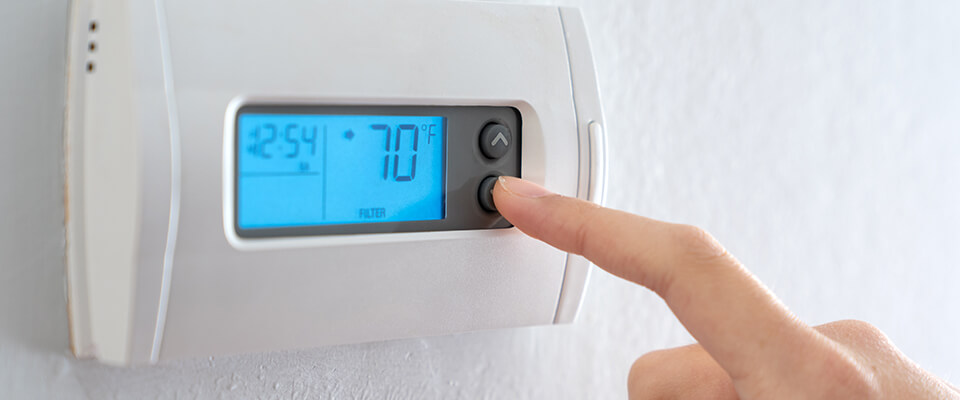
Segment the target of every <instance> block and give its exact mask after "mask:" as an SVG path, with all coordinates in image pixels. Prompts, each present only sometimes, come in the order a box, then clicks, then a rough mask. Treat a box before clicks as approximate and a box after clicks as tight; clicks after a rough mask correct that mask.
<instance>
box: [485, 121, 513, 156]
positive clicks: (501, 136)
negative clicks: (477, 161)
mask: <svg viewBox="0 0 960 400" xmlns="http://www.w3.org/2000/svg"><path fill="white" fill-rule="evenodd" d="M512 141H513V135H512V134H511V133H510V129H509V128H507V127H506V126H503V125H501V124H489V125H487V126H485V127H483V131H481V132H480V151H481V152H482V153H483V155H484V156H486V157H487V158H490V159H494V160H496V159H498V158H500V157H503V156H504V155H505V154H507V152H508V151H510V143H511V142H512Z"/></svg>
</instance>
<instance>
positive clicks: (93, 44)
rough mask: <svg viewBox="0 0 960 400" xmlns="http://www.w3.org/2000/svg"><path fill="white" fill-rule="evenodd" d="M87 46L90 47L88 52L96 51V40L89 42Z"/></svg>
mask: <svg viewBox="0 0 960 400" xmlns="http://www.w3.org/2000/svg"><path fill="white" fill-rule="evenodd" d="M87 48H88V49H90V52H94V51H97V42H90V44H89V45H88V46H87Z"/></svg>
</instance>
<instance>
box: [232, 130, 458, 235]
mask: <svg viewBox="0 0 960 400" xmlns="http://www.w3.org/2000/svg"><path fill="white" fill-rule="evenodd" d="M445 122H446V121H445V118H443V117H434V116H408V115H403V116H397V115H317V114H257V113H249V114H240V116H239V117H238V120H237V154H236V162H237V166H236V173H237V177H236V191H237V193H236V196H237V197H236V200H237V226H238V227H239V228H240V229H263V228H286V227H299V226H311V225H334V224H360V223H379V222H401V221H426V220H438V219H443V218H444V211H445V210H444V203H445V188H444V182H445V171H444V158H445V151H446V147H445V143H444V135H445V132H444V130H445V126H446V124H445Z"/></svg>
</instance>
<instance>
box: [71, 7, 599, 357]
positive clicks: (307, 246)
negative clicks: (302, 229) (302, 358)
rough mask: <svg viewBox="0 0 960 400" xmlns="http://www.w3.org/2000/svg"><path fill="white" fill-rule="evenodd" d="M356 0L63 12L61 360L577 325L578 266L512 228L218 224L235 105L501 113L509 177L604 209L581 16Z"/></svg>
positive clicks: (582, 282) (581, 264)
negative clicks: (516, 147)
mask: <svg viewBox="0 0 960 400" xmlns="http://www.w3.org/2000/svg"><path fill="white" fill-rule="evenodd" d="M357 3H358V2H353V3H348V2H343V3H335V4H330V3H327V2H309V1H288V0H281V1H271V2H261V1H253V0H240V1H230V2H227V1H223V2H217V1H214V2H193V1H188V0H166V1H162V0H157V1H126V2H116V1H102V2H101V1H95V0H79V1H75V2H74V3H73V4H72V8H71V22H70V26H71V28H70V39H69V49H68V52H69V64H68V71H67V84H68V91H67V100H66V102H67V111H66V116H67V122H66V126H65V135H66V137H65V140H66V146H65V147H66V154H65V168H66V199H65V205H66V208H67V220H66V228H67V277H68V299H69V302H68V305H69V316H70V322H71V324H70V326H71V345H72V348H73V351H74V353H75V354H76V355H77V356H78V357H93V358H97V359H100V360H102V361H103V362H107V363H111V364H123V365H129V364H143V363H152V362H157V361H159V360H165V359H174V358H182V357H190V356H212V355H222V354H234V353H246V352H260V351H270V350H283V349H297V348H308V347H317V346H324V345H332V344H342V343H356V342H365V341H376V340H387V339H394V338H404V337H419V336H430V335H439V334H448V333H453V332H463V331H470V330H477V329H491V328H504V327H516V326H525V325H539V324H551V323H564V322H570V321H572V320H573V319H574V318H575V317H576V314H577V310H578V308H579V305H580V302H581V299H582V297H583V293H584V289H585V287H586V283H587V280H588V276H589V271H590V268H591V267H590V265H589V263H588V262H587V261H586V260H585V259H583V258H581V257H578V256H574V255H568V254H566V253H564V252H561V251H559V250H556V249H553V248H551V247H549V246H547V245H545V244H543V243H541V242H539V241H536V240H534V239H531V238H528V237H526V236H524V235H523V234H522V233H520V232H519V231H518V230H516V229H515V228H511V229H495V230H479V231H450V232H418V233H401V234H371V235H344V236H327V237H323V238H297V239H268V240H261V239H257V240H239V239H238V238H236V237H231V236H230V232H231V231H232V229H230V228H229V227H226V229H225V225H224V224H225V219H224V215H225V213H228V212H230V211H231V210H229V209H228V207H226V206H225V205H226V204H228V203H230V202H229V201H228V200H229V199H226V198H225V194H224V193H225V191H226V190H228V189H229V188H228V187H225V185H226V183H225V182H227V180H225V179H224V178H225V176H226V175H225V174H224V167H225V158H224V146H225V145H226V143H225V141H224V137H225V136H224V135H225V133H227V132H230V129H231V127H230V123H231V122H230V121H229V118H230V117H231V114H230V113H231V109H233V108H234V107H237V106H239V105H240V104H243V103H244V102H256V103H258V104H265V103H266V104H270V103H276V104H378V105H383V104H386V105H393V104H397V105H494V106H510V107H515V108H516V109H518V110H519V111H520V114H521V117H522V121H523V122H522V123H523V142H522V149H521V154H522V161H521V164H522V170H521V175H522V177H523V178H525V179H529V180H532V181H534V182H537V183H539V184H542V185H544V186H546V187H547V188H549V189H551V190H553V191H556V192H558V193H562V194H564V195H568V196H574V197H578V198H582V199H587V200H590V201H593V202H597V203H601V202H602V199H603V190H604V179H605V173H604V172H605V160H604V154H605V151H604V134H603V115H602V111H601V108H600V101H599V94H598V91H597V84H596V76H595V72H594V68H593V61H592V57H591V54H590V49H589V46H588V41H587V36H586V31H585V28H584V25H583V21H582V19H581V17H580V14H579V11H577V10H576V9H569V8H557V7H547V6H527V5H509V4H496V3H473V2H423V1H419V2H396V1H395V2H383V3H380V2H378V3H375V4H371V3H366V2H363V4H357ZM94 22H95V25H96V27H95V28H94V27H93V26H92V25H93V23H94ZM91 42H94V43H95V50H94V51H91V50H90V46H89V44H90V43H91ZM88 68H90V69H92V71H88Z"/></svg>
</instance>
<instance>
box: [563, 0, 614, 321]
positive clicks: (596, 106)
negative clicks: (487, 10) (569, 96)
mask: <svg viewBox="0 0 960 400" xmlns="http://www.w3.org/2000/svg"><path fill="white" fill-rule="evenodd" d="M560 16H561V18H562V20H563V27H564V37H565V39H566V44H567V52H568V57H569V60H570V81H571V86H572V88H573V98H574V102H575V104H576V113H577V131H578V133H579V139H580V154H579V157H580V175H579V177H580V185H579V188H578V190H577V197H578V198H581V199H584V200H587V201H592V202H594V203H597V204H601V205H602V204H603V196H604V189H605V185H604V184H603V183H604V182H605V179H606V158H605V155H606V145H605V140H604V139H605V138H604V132H603V110H602V109H601V107H600V93H599V90H598V89H597V77H596V72H595V71H594V66H593V56H592V54H591V53H590V43H589V40H588V38H587V31H586V28H585V27H584V25H583V19H582V17H581V16H580V11H579V10H577V9H574V8H561V9H560ZM591 268H592V265H591V264H590V262H589V261H587V260H586V259H585V258H583V257H581V256H578V255H574V254H569V255H568V256H567V267H566V269H565V270H564V274H563V288H562V290H561V292H560V300H559V302H558V304H557V313H556V316H555V317H554V322H555V323H569V322H573V321H574V320H575V319H576V318H577V313H578V312H579V310H580V304H581V303H582V301H583V296H584V294H585V291H586V286H587V282H588V281H589V279H590V269H591Z"/></svg>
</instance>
